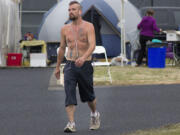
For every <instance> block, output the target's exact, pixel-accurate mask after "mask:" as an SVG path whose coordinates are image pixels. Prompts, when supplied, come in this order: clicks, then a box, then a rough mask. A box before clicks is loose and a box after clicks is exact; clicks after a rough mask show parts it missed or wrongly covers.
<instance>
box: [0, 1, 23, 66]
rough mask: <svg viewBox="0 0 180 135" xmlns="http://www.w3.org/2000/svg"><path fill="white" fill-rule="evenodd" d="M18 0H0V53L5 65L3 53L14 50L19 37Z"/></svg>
mask: <svg viewBox="0 0 180 135" xmlns="http://www.w3.org/2000/svg"><path fill="white" fill-rule="evenodd" d="M18 3H19V1H18V0H0V20H1V21H0V33H1V34H0V55H1V58H2V60H1V61H2V64H3V65H5V61H6V60H5V57H6V56H5V55H6V54H7V53H8V52H15V51H16V46H17V45H18V43H19V40H20V37H21V28H20V16H19V4H18Z"/></svg>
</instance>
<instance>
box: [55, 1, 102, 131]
mask: <svg viewBox="0 0 180 135" xmlns="http://www.w3.org/2000/svg"><path fill="white" fill-rule="evenodd" d="M81 14H82V7H81V5H80V3H79V2H77V1H72V2H70V3H69V19H70V20H71V21H72V23H70V24H67V25H65V26H64V27H63V28H62V29H61V45H60V49H59V52H58V58H57V66H56V70H55V76H56V78H57V79H59V78H60V64H61V62H62V60H63V58H64V53H65V50H66V47H68V51H67V56H66V59H67V62H66V65H65V67H64V88H65V94H66V99H65V106H66V112H67V115H68V119H69V122H68V124H67V126H66V127H65V128H64V132H75V131H76V129H75V122H74V112H75V106H76V105H77V99H76V86H77V85H78V87H79V94H80V98H81V101H82V102H87V103H88V105H89V108H90V109H91V114H90V116H91V119H90V127H89V128H90V129H91V130H95V129H98V128H99V127H100V119H99V117H100V113H99V112H98V111H97V110H96V98H95V94H94V88H93V67H92V65H91V57H92V56H91V55H92V52H93V51H94V48H95V31H94V27H93V25H92V24H91V23H89V22H86V21H84V20H82V17H81Z"/></svg>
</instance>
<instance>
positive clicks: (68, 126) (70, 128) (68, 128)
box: [64, 122, 76, 133]
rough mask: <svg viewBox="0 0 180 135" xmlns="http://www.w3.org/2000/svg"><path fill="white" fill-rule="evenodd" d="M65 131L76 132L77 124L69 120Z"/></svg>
mask: <svg viewBox="0 0 180 135" xmlns="http://www.w3.org/2000/svg"><path fill="white" fill-rule="evenodd" d="M64 132H66V133H74V132H76V128H75V124H72V123H70V122H68V124H67V125H66V127H65V128H64Z"/></svg>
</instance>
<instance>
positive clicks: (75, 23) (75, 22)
mask: <svg viewBox="0 0 180 135" xmlns="http://www.w3.org/2000/svg"><path fill="white" fill-rule="evenodd" d="M82 21H83V20H82V18H78V19H77V20H75V21H72V24H73V25H75V26H77V25H80V24H81V23H82Z"/></svg>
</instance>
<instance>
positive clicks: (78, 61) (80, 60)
mask: <svg viewBox="0 0 180 135" xmlns="http://www.w3.org/2000/svg"><path fill="white" fill-rule="evenodd" d="M84 62H85V58H84V57H80V58H78V59H77V60H76V61H75V65H76V66H77V67H81V66H82V65H83V64H84Z"/></svg>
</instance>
